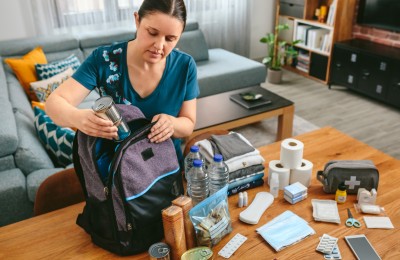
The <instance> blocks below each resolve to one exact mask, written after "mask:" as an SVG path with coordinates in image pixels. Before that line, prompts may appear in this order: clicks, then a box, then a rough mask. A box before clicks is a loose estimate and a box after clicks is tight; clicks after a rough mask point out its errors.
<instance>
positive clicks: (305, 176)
mask: <svg viewBox="0 0 400 260" xmlns="http://www.w3.org/2000/svg"><path fill="white" fill-rule="evenodd" d="M313 166H314V165H313V164H312V162H310V161H308V160H306V159H302V160H301V165H300V167H298V168H296V169H291V170H290V181H289V183H290V184H293V183H295V182H300V183H301V184H303V185H304V186H306V187H309V186H310V183H311V175H312V170H313Z"/></svg>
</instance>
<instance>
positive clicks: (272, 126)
mask: <svg viewBox="0 0 400 260" xmlns="http://www.w3.org/2000/svg"><path fill="white" fill-rule="evenodd" d="M277 128H278V118H277V117H274V118H270V119H266V120H262V121H261V122H258V123H254V124H251V125H247V126H242V127H239V128H235V129H232V131H235V132H238V133H240V134H242V135H243V136H244V137H246V138H247V139H248V140H249V141H250V143H251V144H252V145H253V146H254V147H260V146H264V145H267V144H270V143H273V142H275V140H276V132H277ZM319 128H320V127H318V126H316V125H314V124H312V123H311V122H309V121H307V120H305V119H303V118H301V117H299V116H296V115H295V116H294V119H293V136H296V135H299V134H303V133H307V132H310V131H313V130H316V129H319Z"/></svg>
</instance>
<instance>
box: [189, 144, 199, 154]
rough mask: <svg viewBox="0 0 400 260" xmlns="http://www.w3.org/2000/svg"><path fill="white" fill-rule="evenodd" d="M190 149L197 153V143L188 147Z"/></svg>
mask: <svg viewBox="0 0 400 260" xmlns="http://www.w3.org/2000/svg"><path fill="white" fill-rule="evenodd" d="M190 151H191V152H192V153H197V152H198V151H199V147H198V146H197V145H193V146H191V147H190Z"/></svg>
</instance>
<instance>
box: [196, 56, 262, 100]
mask: <svg viewBox="0 0 400 260" xmlns="http://www.w3.org/2000/svg"><path fill="white" fill-rule="evenodd" d="M209 53H210V58H209V60H207V61H201V62H198V63H197V78H198V81H199V86H200V96H199V97H205V96H209V95H214V94H218V93H221V92H226V91H231V90H235V89H240V88H244V87H248V86H253V85H259V84H260V83H261V82H265V78H266V76H267V72H266V69H265V66H264V65H263V64H262V63H260V62H256V61H253V60H251V59H248V58H245V57H243V56H240V55H237V54H234V53H232V52H229V51H226V50H223V49H210V50H209Z"/></svg>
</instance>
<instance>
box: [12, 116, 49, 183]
mask: <svg viewBox="0 0 400 260" xmlns="http://www.w3.org/2000/svg"><path fill="white" fill-rule="evenodd" d="M14 115H15V121H16V123H17V133H18V139H19V143H18V148H17V151H16V152H15V154H14V156H15V164H16V166H17V167H18V168H20V169H21V171H22V172H23V173H24V174H25V175H28V174H29V173H31V172H33V171H36V170H40V169H51V168H54V164H53V162H52V161H51V159H50V157H49V155H48V154H47V152H46V149H45V148H44V147H43V145H42V144H41V143H40V141H39V138H37V135H36V130H35V126H34V123H33V120H31V119H30V118H28V117H27V116H25V115H24V114H22V113H20V112H19V111H16V112H15V113H14Z"/></svg>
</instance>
